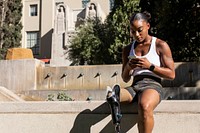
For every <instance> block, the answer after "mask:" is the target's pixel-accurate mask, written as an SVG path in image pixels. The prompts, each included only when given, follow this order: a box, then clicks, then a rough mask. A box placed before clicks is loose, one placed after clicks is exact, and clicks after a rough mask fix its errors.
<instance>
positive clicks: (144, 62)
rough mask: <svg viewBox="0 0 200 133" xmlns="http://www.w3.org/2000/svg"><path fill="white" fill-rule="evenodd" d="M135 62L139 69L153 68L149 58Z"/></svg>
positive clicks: (138, 59)
mask: <svg viewBox="0 0 200 133" xmlns="http://www.w3.org/2000/svg"><path fill="white" fill-rule="evenodd" d="M135 62H137V67H140V68H143V69H149V68H150V66H151V63H150V62H149V61H148V60H147V58H136V59H135Z"/></svg>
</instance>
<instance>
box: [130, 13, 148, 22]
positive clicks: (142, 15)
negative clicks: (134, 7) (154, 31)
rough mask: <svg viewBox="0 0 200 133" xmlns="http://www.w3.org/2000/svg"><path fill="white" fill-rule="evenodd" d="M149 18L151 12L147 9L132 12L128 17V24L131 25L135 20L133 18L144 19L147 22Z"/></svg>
mask: <svg viewBox="0 0 200 133" xmlns="http://www.w3.org/2000/svg"><path fill="white" fill-rule="evenodd" d="M150 19H151V14H150V13H149V12H147V11H144V12H142V13H141V12H139V13H134V14H133V15H132V16H131V18H130V24H131V25H132V23H133V21H135V20H144V21H146V22H147V23H149V22H150Z"/></svg>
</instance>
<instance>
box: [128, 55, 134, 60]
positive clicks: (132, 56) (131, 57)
mask: <svg viewBox="0 0 200 133" xmlns="http://www.w3.org/2000/svg"><path fill="white" fill-rule="evenodd" d="M128 58H129V60H131V59H135V58H136V56H135V55H129V56H128Z"/></svg>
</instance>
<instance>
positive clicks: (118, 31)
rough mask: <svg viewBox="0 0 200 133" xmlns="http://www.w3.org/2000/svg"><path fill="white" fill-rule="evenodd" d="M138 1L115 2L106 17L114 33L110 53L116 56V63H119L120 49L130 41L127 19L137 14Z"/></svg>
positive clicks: (122, 0) (121, 0) (117, 0)
mask: <svg viewBox="0 0 200 133" xmlns="http://www.w3.org/2000/svg"><path fill="white" fill-rule="evenodd" d="M139 11H140V7H139V0H130V1H127V0H115V1H114V7H113V9H112V11H111V13H110V14H109V16H108V23H111V24H110V25H112V26H113V28H114V31H115V38H114V42H113V43H112V44H111V50H112V51H111V53H112V54H115V55H116V60H117V63H121V61H122V59H121V57H122V55H121V52H122V48H123V46H125V45H127V44H129V43H130V41H131V39H130V38H131V37H130V24H129V18H130V17H131V16H132V15H133V13H135V12H139Z"/></svg>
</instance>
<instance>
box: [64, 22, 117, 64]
mask: <svg viewBox="0 0 200 133" xmlns="http://www.w3.org/2000/svg"><path fill="white" fill-rule="evenodd" d="M111 37H112V35H110V34H109V32H108V28H107V25H106V23H101V21H100V20H99V19H98V18H97V19H88V20H86V22H85V23H84V24H82V25H81V26H80V27H78V28H77V34H76V35H74V36H73V37H72V39H71V45H70V46H69V51H68V54H69V59H70V60H71V61H72V65H84V64H88V65H94V64H111V63H113V62H114V61H113V59H112V56H111V55H110V53H109V47H110V45H109V43H110V41H109V40H111V39H109V38H111Z"/></svg>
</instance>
